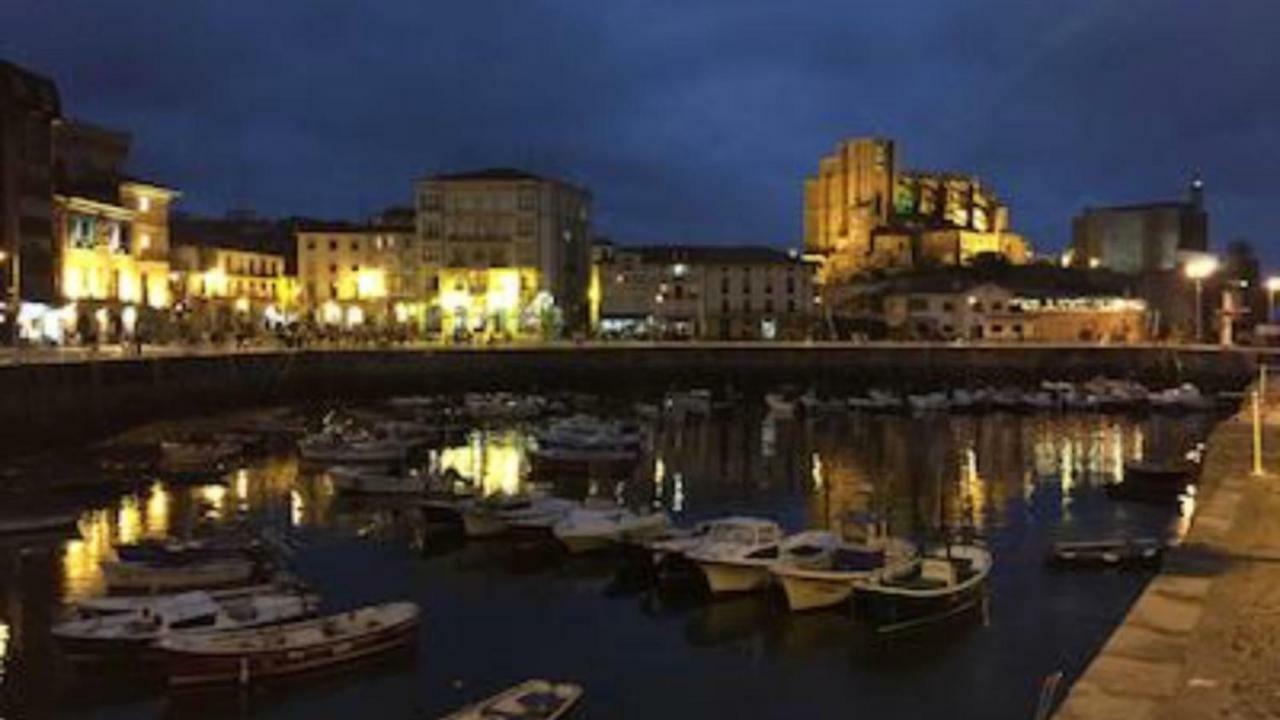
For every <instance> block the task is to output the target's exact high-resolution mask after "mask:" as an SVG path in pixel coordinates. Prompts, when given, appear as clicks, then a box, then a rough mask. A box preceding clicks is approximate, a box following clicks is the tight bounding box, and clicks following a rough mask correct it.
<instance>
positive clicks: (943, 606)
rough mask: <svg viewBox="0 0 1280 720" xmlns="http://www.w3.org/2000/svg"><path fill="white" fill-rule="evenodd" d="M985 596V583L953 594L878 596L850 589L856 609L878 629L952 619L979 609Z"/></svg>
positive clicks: (867, 591) (975, 584)
mask: <svg viewBox="0 0 1280 720" xmlns="http://www.w3.org/2000/svg"><path fill="white" fill-rule="evenodd" d="M985 597H986V583H985V582H979V583H974V584H972V585H969V586H967V587H965V588H962V589H959V590H956V591H954V592H948V593H942V594H937V595H926V596H921V595H910V594H900V593H882V592H876V591H874V590H868V589H866V588H864V587H859V588H855V590H854V599H855V603H856V604H857V608H858V610H859V611H861V612H862V613H864V614H865V615H866V617H867V618H868V619H870V620H871V621H872V623H873V624H875V625H877V626H878V627H880V628H881V629H896V628H898V627H901V628H902V629H907V628H909V627H911V626H914V625H917V624H924V623H928V622H930V621H932V620H935V619H937V620H941V619H944V618H948V617H952V616H955V615H957V614H959V613H961V612H965V611H967V610H971V609H974V608H977V607H979V605H980V604H981V603H982V601H983V600H984V599H985Z"/></svg>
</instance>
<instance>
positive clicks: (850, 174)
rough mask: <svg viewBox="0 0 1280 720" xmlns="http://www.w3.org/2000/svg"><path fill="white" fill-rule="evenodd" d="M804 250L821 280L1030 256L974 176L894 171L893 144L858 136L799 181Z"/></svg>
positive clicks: (1003, 211)
mask: <svg viewBox="0 0 1280 720" xmlns="http://www.w3.org/2000/svg"><path fill="white" fill-rule="evenodd" d="M804 227H805V251H806V252H807V253H809V254H810V255H811V256H813V257H814V258H815V259H817V260H818V261H820V263H821V269H820V277H819V280H820V282H823V283H831V284H837V283H841V282H844V281H847V280H849V279H850V278H852V277H855V276H857V275H859V274H862V273H865V272H868V271H872V270H893V269H897V270H901V269H910V268H913V267H923V266H932V265H964V264H968V263H969V262H971V261H972V260H973V259H974V258H976V257H978V256H980V255H990V254H994V255H999V256H1001V257H1003V258H1004V259H1005V260H1007V261H1009V262H1012V263H1024V262H1027V261H1028V260H1029V259H1030V255H1031V249H1030V246H1029V245H1028V243H1027V242H1026V240H1025V239H1024V238H1023V237H1022V236H1021V235H1019V234H1017V233H1015V232H1012V231H1011V230H1010V229H1009V209H1008V207H1007V206H1005V205H1004V204H1003V203H1001V202H1000V201H999V199H998V198H997V197H996V196H995V194H994V193H993V192H991V190H990V189H989V188H987V187H985V186H984V185H983V184H982V183H981V182H980V181H979V180H978V179H977V178H975V177H972V176H969V175H963V174H956V173H937V172H921V171H907V170H900V169H899V168H898V153H897V149H896V146H895V144H894V142H893V141H892V140H888V139H884V138H858V139H854V140H849V141H846V142H843V143H841V144H840V145H839V147H837V148H836V151H835V152H834V153H832V154H831V155H828V156H826V157H824V158H822V159H821V160H820V161H819V165H818V174H817V175H816V176H813V177H810V178H808V179H807V180H806V181H805V212H804Z"/></svg>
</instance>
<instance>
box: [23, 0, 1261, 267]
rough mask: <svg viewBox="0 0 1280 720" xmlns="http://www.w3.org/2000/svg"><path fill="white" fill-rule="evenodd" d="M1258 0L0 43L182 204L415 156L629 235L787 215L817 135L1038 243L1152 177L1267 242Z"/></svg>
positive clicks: (370, 203)
mask: <svg viewBox="0 0 1280 720" xmlns="http://www.w3.org/2000/svg"><path fill="white" fill-rule="evenodd" d="M1277 27H1280V4H1277V3H1274V2H1273V1H1272V0H1226V1H1224V2H1219V3H1197V2H1190V1H1187V2H1182V1H1181V0H1126V1H1125V2H1115V1H1114V0H1081V1H1076V2H1041V1H1036V0H1030V1H1029V0H990V1H988V2H951V1H950V0H938V1H937V2H924V1H922V0H906V1H905V2H900V3H892V4H891V3H850V2H848V1H847V0H806V2H803V3H779V2H776V1H775V0H769V1H757V0H722V1H720V2H674V1H668V0H653V1H642V0H635V1H631V0H612V1H611V2H609V3H597V2H587V1H585V0H580V1H572V2H571V1H570V0H546V1H544V2H501V1H497V0H483V1H479V2H476V1H472V2H466V3H436V2H418V1H417V0H405V1H404V2H391V1H388V2H379V3H351V2H347V1H345V0H309V1H306V2H302V1H299V2H285V1H283V0H281V1H274V0H273V1H272V2H260V1H259V2H247V1H240V0H233V1H228V0H186V1H184V2H182V3H174V4H156V3H154V2H145V1H143V0H136V1H134V0H121V1H119V2H114V1H111V0H83V1H82V2H71V3H62V2H59V3H51V2H47V0H9V2H7V3H4V4H3V5H2V6H0V28H4V35H3V39H0V55H3V56H5V57H7V58H10V59H13V60H16V61H18V62H22V63H24V64H27V65H30V66H32V67H34V68H36V69H39V70H42V71H44V72H46V73H47V74H49V75H52V76H53V77H55V78H56V79H57V80H58V82H59V84H60V86H61V89H62V92H63V98H64V104H65V105H66V106H67V108H68V109H69V111H70V113H71V114H72V115H74V116H78V117H83V118H85V119H89V120H92V121H96V122H100V123H102V124H106V125H112V126H116V127H120V128H124V129H128V130H130V131H131V132H132V133H133V135H134V138H135V143H134V148H135V150H134V158H133V161H134V165H135V169H136V170H137V171H138V172H145V173H149V174H152V175H155V176H157V177H160V178H163V179H166V180H168V181H170V182H172V183H174V184H175V185H177V186H179V187H180V188H182V189H183V190H184V192H185V193H186V195H185V198H184V204H185V205H186V206H188V207H190V208H192V209H196V210H200V211H214V212H216V211H221V210H223V209H226V208H228V207H233V206H253V207H256V208H258V209H259V210H261V211H263V212H268V213H308V214H316V215H327V216H358V215H363V214H367V213H369V212H371V211H373V210H376V209H377V208H379V207H380V206H382V205H386V204H390V203H397V202H405V201H407V200H408V199H409V196H410V187H411V183H412V180H413V179H414V178H417V177H420V176H422V175H424V174H427V173H430V172H433V171H436V170H441V169H446V168H459V167H465V166H472V165H484V164H509V165H523V166H528V167H530V168H532V169H535V170H540V171H544V172H551V173H557V174H562V175H564V176H567V177H569V178H571V179H574V180H576V181H578V182H581V183H584V184H587V185H589V186H590V187H591V188H592V189H593V190H594V191H595V194H596V201H597V202H596V205H597V213H598V216H599V218H600V225H601V229H602V230H603V231H605V232H608V233H610V234H612V235H614V236H615V237H618V238H621V239H625V240H637V241H663V240H680V241H706V242H744V241H745V242H762V243H771V244H777V245H783V244H794V243H796V242H798V240H799V236H800V207H801V185H802V179H803V177H804V176H805V175H806V174H807V173H809V172H811V171H812V170H813V169H814V168H815V166H816V163H817V160H818V157H819V156H820V155H821V154H822V153H824V152H827V151H828V150H829V149H830V148H831V147H832V146H834V144H835V143H836V142H837V141H838V140H839V139H840V138H842V137H847V136H852V135H857V134H866V133H876V134H884V135H890V136H893V137H896V138H898V139H899V141H900V143H901V147H900V149H901V151H902V153H903V157H904V159H905V162H906V164H907V165H909V166H912V167H921V168H938V169H953V170H965V171H971V172H975V173H978V174H980V175H981V176H982V177H983V178H984V179H985V180H986V181H987V182H988V183H989V184H991V185H992V186H994V187H995V188H996V189H997V190H998V191H999V192H1000V193H1001V195H1003V196H1004V197H1005V198H1006V199H1007V200H1008V201H1009V202H1010V204H1011V205H1012V206H1013V211H1014V221H1015V224H1016V225H1017V226H1018V227H1020V228H1022V229H1023V230H1024V231H1026V232H1027V233H1028V234H1030V235H1031V236H1032V237H1033V239H1034V240H1035V241H1036V242H1037V245H1038V246H1039V247H1041V248H1045V249H1054V248H1057V247H1060V246H1061V245H1062V243H1063V242H1064V241H1065V240H1066V239H1067V236H1068V233H1069V227H1070V218H1071V215H1072V214H1073V213H1074V212H1076V211H1077V210H1078V209H1079V208H1080V207H1081V206H1083V205H1087V204H1095V205H1096V204H1103V203H1109V202H1122V201H1133V200H1144V199H1159V198H1165V197H1174V196H1177V195H1178V194H1180V193H1181V192H1182V189H1183V186H1184V184H1185V181H1186V179H1187V177H1188V174H1189V173H1190V172H1191V171H1192V170H1193V169H1199V170H1200V171H1202V172H1203V173H1204V175H1205V178H1206V180H1207V183H1208V187H1209V198H1210V210H1211V212H1212V223H1213V235H1214V239H1215V242H1217V243H1220V244H1221V243H1225V241H1226V240H1228V239H1230V238H1233V237H1238V236H1243V237H1247V238H1250V239H1252V240H1253V241H1254V242H1255V243H1257V244H1258V245H1259V246H1261V247H1263V248H1264V249H1265V252H1266V253H1267V254H1268V256H1271V257H1273V258H1274V259H1276V260H1280V244H1278V243H1276V242H1274V240H1273V238H1276V237H1278V236H1280V217H1278V216H1277V213H1276V212H1275V210H1274V209H1273V208H1272V203H1271V202H1270V197H1269V190H1270V183H1269V182H1268V181H1269V180H1271V179H1273V178H1276V177H1277V176H1280V130H1277V128H1278V127H1280V123H1278V122H1277V121H1278V120H1280V93H1277V92H1275V90H1274V89H1273V86H1274V81H1273V78H1274V77H1276V76H1277V71H1280V54H1277V53H1276V52H1274V47H1273V41H1274V38H1275V36H1276V35H1275V30H1276V28H1277Z"/></svg>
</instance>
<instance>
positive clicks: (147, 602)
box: [71, 578, 306, 619]
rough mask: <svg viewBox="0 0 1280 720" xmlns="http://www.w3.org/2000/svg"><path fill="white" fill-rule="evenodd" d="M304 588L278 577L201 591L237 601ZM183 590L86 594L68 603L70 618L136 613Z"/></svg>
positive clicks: (294, 582)
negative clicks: (73, 602) (175, 591)
mask: <svg viewBox="0 0 1280 720" xmlns="http://www.w3.org/2000/svg"><path fill="white" fill-rule="evenodd" d="M305 591H306V586H305V585H303V584H302V583H300V582H298V581H297V580H293V579H284V578H282V579H279V580H276V581H274V582H266V583H260V584H258V585H242V586H240V587H234V588H228V589H225V590H202V591H199V592H203V593H205V594H206V595H208V596H209V597H210V598H212V599H213V600H214V601H215V602H223V601H236V600H239V599H241V598H248V597H253V596H255V595H280V594H285V593H292V594H294V595H298V594H302V593H304V592H305ZM183 594H185V593H171V594H166V595H101V596H98V597H89V598H84V599H82V600H77V601H76V602H75V604H74V605H72V606H71V617H73V618H80V619H85V618H91V617H97V616H100V615H116V614H120V613H136V612H138V611H140V610H142V609H143V608H145V607H150V606H152V605H154V604H156V603H164V602H169V601H172V600H173V599H174V598H177V597H179V596H181V595H183Z"/></svg>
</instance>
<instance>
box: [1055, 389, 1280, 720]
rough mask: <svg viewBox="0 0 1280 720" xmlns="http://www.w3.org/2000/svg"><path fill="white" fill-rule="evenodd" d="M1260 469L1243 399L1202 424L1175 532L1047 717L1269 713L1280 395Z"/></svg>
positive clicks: (1276, 650)
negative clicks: (1191, 493) (1183, 517)
mask: <svg viewBox="0 0 1280 720" xmlns="http://www.w3.org/2000/svg"><path fill="white" fill-rule="evenodd" d="M1268 400H1269V402H1268V403H1267V406H1268V407H1269V408H1272V409H1271V410H1269V411H1268V412H1267V413H1266V416H1265V432H1264V442H1263V447H1264V463H1263V466H1264V469H1266V470H1268V471H1269V474H1267V475H1264V476H1262V477H1255V476H1253V474H1252V471H1253V454H1252V453H1253V431H1252V417H1251V412H1250V409H1249V408H1248V407H1246V408H1245V409H1244V411H1243V412H1241V413H1240V414H1239V415H1238V416H1236V417H1234V418H1232V419H1230V420H1228V421H1226V422H1223V423H1222V424H1220V425H1219V426H1218V427H1217V428H1216V429H1215V430H1214V432H1213V434H1212V435H1211V436H1210V439H1209V443H1208V446H1209V451H1208V454H1207V456H1206V459H1205V467H1204V471H1203V474H1202V479H1201V487H1202V488H1203V489H1205V490H1207V493H1206V495H1207V501H1206V502H1204V504H1203V505H1202V506H1201V507H1200V508H1197V512H1196V515H1195V516H1194V520H1193V524H1192V527H1191V531H1190V533H1189V534H1188V535H1187V539H1186V542H1185V543H1184V545H1183V546H1182V547H1180V548H1178V549H1177V550H1176V551H1173V552H1172V553H1170V555H1169V558H1168V559H1167V561H1166V563H1165V567H1164V570H1163V571H1162V572H1161V573H1160V574H1159V575H1158V576H1156V577H1155V578H1154V579H1153V580H1152V581H1151V583H1150V584H1149V585H1148V586H1147V588H1146V590H1145V591H1144V592H1143V594H1142V596H1141V597H1140V598H1139V599H1138V601H1137V602H1136V603H1134V605H1133V607H1132V608H1131V609H1130V611H1129V615H1128V617H1127V618H1126V619H1125V622H1124V623H1123V624H1121V625H1120V627H1119V628H1117V629H1116V631H1115V633H1113V634H1112V636H1111V638H1110V640H1108V641H1107V644H1106V645H1105V646H1104V647H1103V649H1102V651H1101V652H1100V653H1099V654H1098V655H1097V657H1095V658H1094V660H1093V662H1092V663H1091V664H1090V666H1089V668H1088V669H1087V670H1086V671H1085V673H1084V675H1082V676H1081V677H1080V679H1079V680H1078V681H1077V682H1076V683H1075V685H1074V686H1073V687H1072V689H1071V692H1070V695H1069V696H1068V697H1067V699H1066V701H1065V702H1064V703H1063V704H1062V706H1061V707H1060V708H1059V710H1058V713H1057V715H1056V716H1055V717H1057V718H1059V720H1084V719H1085V718H1088V719H1090V720H1111V719H1115V720H1147V719H1148V718H1151V719H1154V718H1160V719H1161V720H1167V719H1170V718H1172V719H1176V720H1181V719H1183V718H1188V719H1189V718H1198V719H1200V718H1280V396H1272V397H1271V398H1268Z"/></svg>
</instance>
